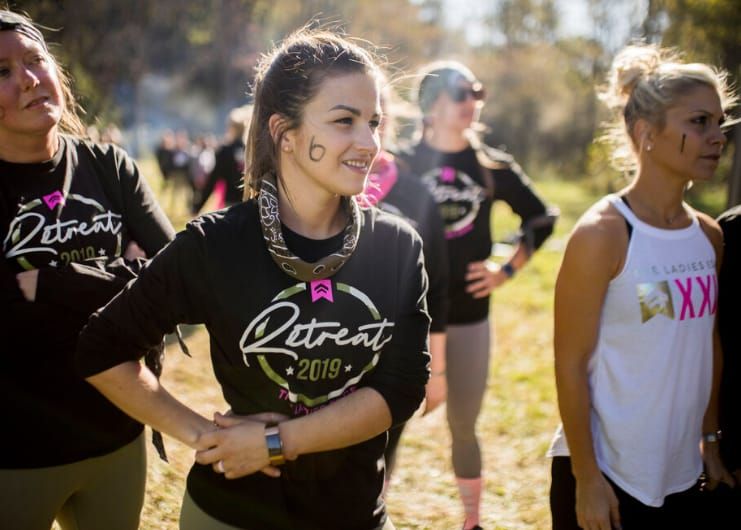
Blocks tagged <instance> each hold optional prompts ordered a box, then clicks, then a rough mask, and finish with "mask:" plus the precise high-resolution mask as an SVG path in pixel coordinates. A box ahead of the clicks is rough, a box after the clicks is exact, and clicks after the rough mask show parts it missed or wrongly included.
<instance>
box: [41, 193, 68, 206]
mask: <svg viewBox="0 0 741 530" xmlns="http://www.w3.org/2000/svg"><path fill="white" fill-rule="evenodd" d="M42 198H43V199H44V202H45V203H46V206H47V207H48V208H49V209H50V210H53V209H54V207H55V206H56V205H57V204H64V195H62V192H61V191H59V190H57V191H55V192H52V193H50V194H49V195H44V196H43V197H42Z"/></svg>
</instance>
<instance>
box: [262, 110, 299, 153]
mask: <svg viewBox="0 0 741 530" xmlns="http://www.w3.org/2000/svg"><path fill="white" fill-rule="evenodd" d="M268 128H269V129H270V137H271V138H272V139H273V143H274V144H275V145H276V146H277V147H278V150H280V151H283V152H286V153H288V152H291V151H292V150H293V143H294V142H293V134H291V131H290V130H286V119H285V117H284V116H282V115H281V114H277V113H276V114H273V115H272V116H270V118H269V119H268ZM279 142H280V145H278V143H279Z"/></svg>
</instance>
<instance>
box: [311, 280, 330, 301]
mask: <svg viewBox="0 0 741 530" xmlns="http://www.w3.org/2000/svg"><path fill="white" fill-rule="evenodd" d="M310 285H311V301H312V303H314V302H316V301H317V300H321V299H322V298H324V299H325V300H329V301H330V302H334V296H333V295H332V280H314V281H313V282H311V284H310Z"/></svg>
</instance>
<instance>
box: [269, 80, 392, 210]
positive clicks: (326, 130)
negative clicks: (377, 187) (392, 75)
mask: <svg viewBox="0 0 741 530" xmlns="http://www.w3.org/2000/svg"><path fill="white" fill-rule="evenodd" d="M380 115H381V107H380V102H379V89H378V82H377V80H376V78H375V77H373V76H372V75H370V74H368V73H352V74H340V75H335V76H330V77H328V78H327V79H325V80H324V81H323V82H322V84H321V85H320V86H319V89H318V91H317V93H316V95H315V96H314V97H313V98H312V99H311V100H310V101H309V102H308V103H307V104H306V106H305V107H304V109H303V112H302V119H301V124H300V125H299V127H297V128H295V129H291V130H288V131H286V132H285V134H284V135H283V138H282V140H281V142H280V145H279V149H280V168H281V176H282V178H283V179H284V181H285V182H286V185H287V186H288V187H289V189H292V190H296V191H297V192H299V193H301V194H306V193H315V194H316V193H318V194H320V195H321V196H323V197H332V196H338V195H339V196H350V195H356V194H358V193H360V192H362V191H363V188H364V186H365V179H366V176H367V175H368V170H369V169H370V167H371V163H372V162H373V159H374V158H375V156H376V154H377V153H378V149H379V145H380V139H379V133H378V124H379V121H380Z"/></svg>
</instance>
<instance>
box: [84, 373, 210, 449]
mask: <svg viewBox="0 0 741 530" xmlns="http://www.w3.org/2000/svg"><path fill="white" fill-rule="evenodd" d="M87 381H88V382H89V383H90V384H92V385H93V386H94V387H96V388H97V389H98V390H99V391H100V392H101V393H102V394H103V395H104V396H106V397H107V398H108V399H109V400H110V401H111V402H112V403H113V404H114V405H116V406H117V407H119V408H120V409H121V410H123V411H124V412H126V413H127V414H128V415H129V416H131V417H132V418H134V419H136V420H138V421H140V422H142V423H146V424H147V425H150V426H151V427H152V428H154V429H156V430H158V431H161V432H163V433H165V434H168V435H169V436H172V437H173V438H175V439H177V440H179V441H181V442H183V443H184V444H186V445H188V446H190V447H192V448H196V449H201V447H200V446H199V445H198V441H199V439H200V436H201V435H202V434H203V433H205V432H209V431H212V430H214V429H215V427H214V425H213V423H212V422H210V421H209V420H207V419H206V418H204V417H202V416H200V415H199V414H197V413H196V412H194V411H193V410H191V409H190V408H188V407H187V406H185V405H184V404H182V403H181V402H180V401H178V400H177V399H175V398H174V397H173V396H172V395H171V394H170V393H169V392H167V390H166V389H165V388H164V387H163V386H162V385H161V384H160V382H159V381H158V380H157V378H156V377H155V376H154V374H152V372H150V371H149V369H148V368H147V367H145V366H143V365H141V364H140V363H138V362H135V361H130V362H125V363H122V364H119V365H117V366H114V367H113V368H110V369H108V370H106V371H104V372H100V373H98V374H96V375H93V376H91V377H88V378H87Z"/></svg>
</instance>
